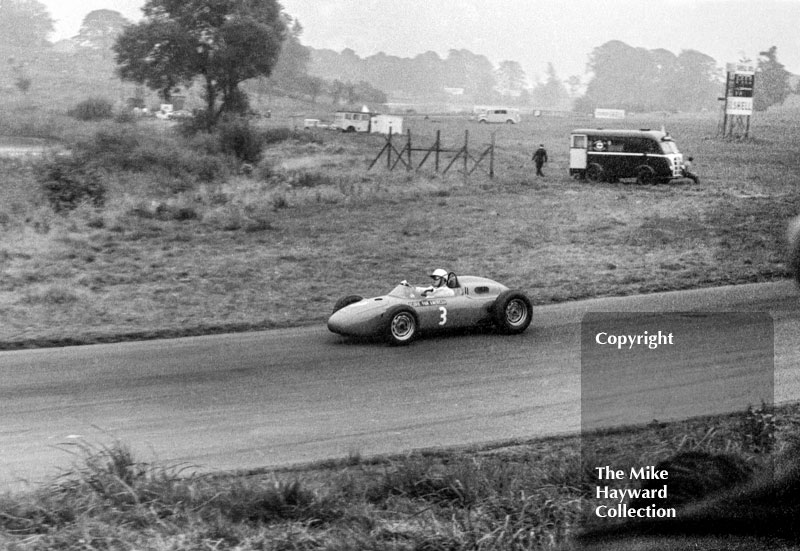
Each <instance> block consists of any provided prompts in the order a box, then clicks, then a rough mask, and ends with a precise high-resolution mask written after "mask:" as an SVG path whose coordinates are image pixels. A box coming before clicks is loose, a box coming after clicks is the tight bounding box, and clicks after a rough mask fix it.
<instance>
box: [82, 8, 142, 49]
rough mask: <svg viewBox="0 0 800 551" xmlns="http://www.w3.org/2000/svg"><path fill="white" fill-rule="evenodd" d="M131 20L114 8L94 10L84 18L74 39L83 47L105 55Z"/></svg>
mask: <svg viewBox="0 0 800 551" xmlns="http://www.w3.org/2000/svg"><path fill="white" fill-rule="evenodd" d="M129 24H130V21H128V20H127V19H125V18H124V17H123V16H122V14H121V13H119V12H118V11H114V10H94V11H90V12H89V13H88V14H86V17H84V18H83V23H82V24H81V28H80V31H78V35H77V36H75V37H74V38H73V40H74V41H75V42H76V43H77V44H78V46H80V47H82V48H90V49H92V50H97V51H98V52H100V53H101V54H102V55H103V56H105V55H108V54H110V53H111V48H112V46H114V43H115V42H116V41H117V38H118V37H119V35H120V34H122V31H123V30H124V29H125V27H126V26H128V25H129Z"/></svg>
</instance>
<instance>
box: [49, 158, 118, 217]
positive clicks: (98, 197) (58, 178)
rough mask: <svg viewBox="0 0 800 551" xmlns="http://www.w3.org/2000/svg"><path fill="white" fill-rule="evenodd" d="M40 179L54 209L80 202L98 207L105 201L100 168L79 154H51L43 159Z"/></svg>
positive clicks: (72, 205) (69, 206)
mask: <svg viewBox="0 0 800 551" xmlns="http://www.w3.org/2000/svg"><path fill="white" fill-rule="evenodd" d="M39 182H40V184H41V188H42V191H43V192H44V194H45V197H46V198H47V201H48V203H49V204H50V206H51V207H52V208H53V210H55V211H56V212H64V211H70V210H74V209H76V208H77V207H78V206H80V205H82V204H91V205H93V206H96V207H99V206H102V205H103V204H104V202H105V198H106V187H105V184H104V183H103V180H102V178H101V175H100V172H99V171H98V170H97V169H96V168H95V167H94V166H93V165H91V164H90V163H87V162H86V161H85V160H84V159H82V158H81V157H75V156H73V157H54V158H53V159H51V160H49V161H47V162H45V163H44V165H43V166H42V167H41V169H40V173H39Z"/></svg>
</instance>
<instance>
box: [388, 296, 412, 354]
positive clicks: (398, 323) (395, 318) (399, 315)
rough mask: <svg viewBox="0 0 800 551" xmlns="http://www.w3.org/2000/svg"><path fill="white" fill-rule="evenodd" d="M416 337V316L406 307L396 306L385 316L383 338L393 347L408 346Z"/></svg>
mask: <svg viewBox="0 0 800 551" xmlns="http://www.w3.org/2000/svg"><path fill="white" fill-rule="evenodd" d="M416 336H417V316H416V315H415V314H414V312H413V310H411V308H408V307H407V306H396V307H394V308H392V309H391V310H389V312H388V313H387V315H386V327H385V328H384V337H386V341H387V342H388V343H389V344H391V345H394V346H401V345H404V344H408V343H410V342H411V341H413V340H414V338H415V337H416Z"/></svg>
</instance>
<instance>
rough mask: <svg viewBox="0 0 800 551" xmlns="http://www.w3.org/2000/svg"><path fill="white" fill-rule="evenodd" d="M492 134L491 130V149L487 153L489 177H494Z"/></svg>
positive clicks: (493, 133)
mask: <svg viewBox="0 0 800 551" xmlns="http://www.w3.org/2000/svg"><path fill="white" fill-rule="evenodd" d="M494 135H495V132H492V151H491V153H489V178H494Z"/></svg>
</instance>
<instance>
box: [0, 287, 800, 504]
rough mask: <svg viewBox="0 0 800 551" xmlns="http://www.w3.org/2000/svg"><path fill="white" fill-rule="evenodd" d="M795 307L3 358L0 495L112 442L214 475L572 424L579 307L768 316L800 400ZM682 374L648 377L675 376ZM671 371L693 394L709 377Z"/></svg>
mask: <svg viewBox="0 0 800 551" xmlns="http://www.w3.org/2000/svg"><path fill="white" fill-rule="evenodd" d="M799 304H800V301H798V291H797V288H796V287H795V285H794V283H793V282H791V281H785V282H780V283H772V284H753V285H741V286H735V287H722V288H714V289H704V290H694V291H686V292H676V293H663V294H655V295H647V296H636V297H625V298H613V299H595V300H587V301H581V302H574V303H567V304H559V305H553V306H544V307H536V308H534V321H533V323H532V324H531V327H530V328H529V329H528V330H527V331H526V332H525V333H524V334H523V335H519V336H504V335H497V334H493V333H491V332H483V333H476V334H468V335H462V336H452V337H448V336H438V337H433V338H428V339H422V340H419V341H417V342H415V343H413V344H412V345H411V346H409V347H401V348H392V347H388V346H384V345H382V344H379V343H357V342H352V341H348V340H345V339H343V338H341V337H339V336H337V335H334V334H332V333H329V332H328V331H327V329H326V328H325V327H324V326H322V325H320V326H317V327H306V328H297V329H286V330H276V331H266V332H258V333H241V334H229V335H215V336H209V337H196V338H185V339H174V340H160V341H144V342H131V343H122V344H112V345H93V346H81V347H69V348H60V349H38V350H25V351H11V352H0V419H2V423H0V491H2V490H3V488H5V487H8V488H15V487H18V486H20V485H24V484H25V482H31V483H36V482H38V481H39V480H42V479H44V478H46V477H48V476H52V475H55V474H57V473H58V470H59V469H60V468H63V467H68V466H69V464H70V463H71V462H72V461H73V456H72V455H70V454H69V453H68V451H66V450H69V449H71V448H70V446H69V444H70V443H75V442H77V441H80V440H81V439H83V440H85V441H87V442H89V443H94V444H103V445H107V444H109V443H111V442H113V441H114V440H116V439H119V440H121V441H122V442H124V443H126V444H128V445H129V446H130V447H131V448H132V449H133V450H134V451H135V453H136V455H137V457H139V458H140V459H142V460H147V461H165V462H167V463H170V464H177V463H180V464H184V465H191V466H194V467H195V468H197V469H201V470H203V469H208V470H218V469H239V468H257V467H263V466H278V465H284V464H291V463H304V462H309V461H315V460H319V459H324V458H337V457H345V456H347V455H348V454H360V455H361V456H369V455H373V454H379V453H396V452H404V451H408V450H413V449H420V448H430V447H439V446H458V445H467V444H473V443H486V442H497V441H503V440H507V439H514V438H520V439H526V438H531V437H534V436H540V435H549V434H557V433H566V432H574V431H576V430H578V429H579V428H580V421H581V419H580V407H581V404H580V390H581V387H580V368H581V353H580V352H581V326H580V322H581V320H582V318H583V315H584V314H585V313H587V312H626V313H627V314H626V315H625V316H626V317H630V319H632V320H634V322H635V320H636V319H637V318H638V316H642V315H643V313H647V312H768V313H769V314H770V316H771V317H772V319H773V320H774V354H775V372H774V378H775V379H774V380H775V395H774V398H775V401H776V403H780V402H784V401H791V400H797V399H798V398H800V370H799V369H798V367H797V359H798V358H800V344H799V343H800V339H798V338H797V336H798V334H800V319H799V318H798V314H799V313H800V309H799V308H798V305H799ZM731 330H733V329H732V328H730V327H721V328H719V331H720V334H724V333H725V332H728V331H731ZM739 330H741V331H746V330H747V328H746V327H745V328H740V329H739ZM711 333H714V331H712V332H711ZM722 338H723V337H719V339H722ZM715 339H717V337H715V336H714V335H713V334H711V335H710V336H709V340H710V341H714V340H715ZM719 354H720V351H719V349H718V347H714V346H711V347H709V348H708V350H707V351H706V353H705V355H706V356H707V357H706V358H703V360H702V361H703V365H706V366H709V367H708V369H709V370H712V368H714V362H715V361H717V357H718V355H719ZM670 371H672V370H670ZM709 372H710V371H709ZM675 375H676V374H675V373H671V377H672V379H670V381H672V382H670V383H667V382H659V381H651V383H653V384H655V385H656V386H658V385H667V384H670V385H674V384H675V383H674V381H675ZM610 376H614V375H613V374H610ZM731 376H738V375H731ZM716 377H717V375H714V376H713V377H711V376H709V377H708V378H709V379H714V378H716ZM678 380H679V381H681V382H680V383H679V384H681V385H685V386H686V390H691V389H695V388H700V387H698V386H697V385H698V384H699V385H702V384H713V383H714V381H713V380H711V381H706V382H702V381H701V382H700V383H698V381H697V380H693V379H692V377H690V376H688V375H687V376H686V377H685V378H683V374H680V376H679V377H678ZM729 383H733V385H734V386H736V385H737V384H738V386H740V387H742V388H746V387H748V386H749V382H748V381H747V380H745V379H742V381H741V384H739V383H738V382H737V380H736V379H733V380H732V381H729ZM690 387H691V388H690ZM617 398H618V399H619V398H620V397H617ZM627 398H628V397H627V396H622V397H621V399H623V400H625V399H627ZM697 402H698V403H700V402H702V399H698V400H697ZM731 407H733V409H738V408H739V407H743V406H741V404H736V405H735V406H733V405H732V406H731ZM616 411H617V413H619V411H623V412H624V408H622V409H621V410H620V409H619V408H618V409H617V410H616ZM696 413H697V411H694V410H693V408H691V407H689V408H687V409H686V415H687V416H690V415H693V414H696ZM623 418H624V413H623ZM608 419H609V420H611V421H610V422H617V423H618V422H619V421H620V419H619V418H618V416H617V417H615V416H614V415H609V416H608Z"/></svg>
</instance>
